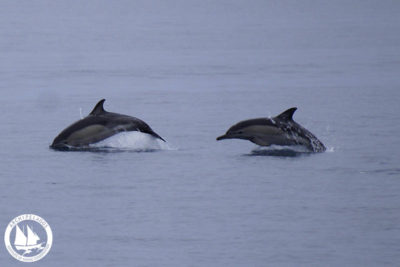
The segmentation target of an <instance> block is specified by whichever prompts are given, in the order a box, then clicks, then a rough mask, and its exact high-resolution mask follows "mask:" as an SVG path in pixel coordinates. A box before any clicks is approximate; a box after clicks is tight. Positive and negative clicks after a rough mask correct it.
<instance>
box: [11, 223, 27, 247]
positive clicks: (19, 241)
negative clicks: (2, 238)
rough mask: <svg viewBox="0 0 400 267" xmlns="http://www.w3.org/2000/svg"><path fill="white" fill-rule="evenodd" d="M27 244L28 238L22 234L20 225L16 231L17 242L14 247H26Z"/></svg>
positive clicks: (15, 241)
mask: <svg viewBox="0 0 400 267" xmlns="http://www.w3.org/2000/svg"><path fill="white" fill-rule="evenodd" d="M26 242H27V238H26V236H25V234H24V232H22V230H21V228H19V227H18V225H17V226H16V230H15V240H14V245H16V246H25V245H26Z"/></svg>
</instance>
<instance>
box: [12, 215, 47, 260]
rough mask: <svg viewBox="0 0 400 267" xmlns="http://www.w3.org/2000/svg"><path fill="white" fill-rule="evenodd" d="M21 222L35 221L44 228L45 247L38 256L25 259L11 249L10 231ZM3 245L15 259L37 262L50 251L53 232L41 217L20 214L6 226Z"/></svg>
mask: <svg viewBox="0 0 400 267" xmlns="http://www.w3.org/2000/svg"><path fill="white" fill-rule="evenodd" d="M23 221H35V222H37V223H39V224H40V225H41V226H42V227H43V228H44V230H45V231H46V234H47V243H46V246H45V247H44V249H43V250H42V251H41V252H40V253H39V254H37V255H35V256H32V257H25V256H22V255H20V254H18V252H16V251H15V250H14V248H13V247H12V245H11V243H10V234H11V231H12V229H13V228H14V227H15V226H16V225H17V224H18V223H20V222H23ZM4 243H5V245H6V248H7V250H8V252H9V253H10V254H11V256H13V257H14V258H15V259H17V260H19V261H22V262H34V261H38V260H40V259H42V258H43V257H44V256H46V255H47V253H49V251H50V249H51V245H52V244H53V232H52V231H51V228H50V225H49V224H48V223H47V222H46V221H45V220H44V219H43V218H42V217H40V216H37V215H35V214H22V215H19V216H17V217H15V218H14V219H12V220H11V222H10V223H9V224H8V225H7V228H6V232H5V233H4Z"/></svg>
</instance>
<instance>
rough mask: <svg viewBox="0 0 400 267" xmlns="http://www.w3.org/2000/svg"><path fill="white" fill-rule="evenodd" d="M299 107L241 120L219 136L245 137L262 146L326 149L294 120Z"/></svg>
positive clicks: (228, 137)
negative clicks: (266, 116)
mask: <svg viewBox="0 0 400 267" xmlns="http://www.w3.org/2000/svg"><path fill="white" fill-rule="evenodd" d="M296 109H297V108H295V107H294V108H290V109H288V110H286V111H284V112H282V113H281V114H279V115H278V116H276V117H273V118H257V119H250V120H245V121H241V122H239V123H237V124H235V125H233V126H232V127H231V128H229V130H228V131H227V132H226V134H224V135H222V136H220V137H218V138H217V140H223V139H234V138H236V139H245V140H249V141H251V142H253V143H255V144H257V145H260V146H270V145H281V146H292V145H302V146H305V147H307V148H308V149H309V150H310V151H312V152H323V151H325V150H326V148H325V146H324V144H323V143H322V142H321V141H319V140H318V138H317V137H315V135H313V134H312V133H311V132H310V131H308V130H307V129H305V128H304V127H302V126H301V125H300V124H298V123H297V122H295V121H294V120H293V113H294V112H295V111H296Z"/></svg>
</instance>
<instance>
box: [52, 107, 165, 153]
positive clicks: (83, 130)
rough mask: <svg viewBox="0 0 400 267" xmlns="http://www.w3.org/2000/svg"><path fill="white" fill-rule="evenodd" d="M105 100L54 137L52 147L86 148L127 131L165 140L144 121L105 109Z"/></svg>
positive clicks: (64, 148) (65, 148) (63, 148)
mask: <svg viewBox="0 0 400 267" xmlns="http://www.w3.org/2000/svg"><path fill="white" fill-rule="evenodd" d="M104 101H106V100H105V99H102V100H100V101H99V102H98V103H97V104H96V106H95V107H94V108H93V110H92V112H90V114H89V115H88V116H86V117H85V118H83V119H81V120H79V121H77V122H75V123H73V124H71V125H70V126H68V127H67V128H65V129H64V130H63V131H62V132H61V133H60V134H59V135H58V136H57V137H56V138H55V139H54V141H53V143H52V144H51V146H50V147H51V148H53V149H58V150H68V149H70V148H85V147H88V146H89V145H90V144H94V143H97V142H99V141H101V140H104V139H106V138H108V137H110V136H113V135H115V134H117V133H120V132H125V131H138V132H142V133H146V134H149V135H151V136H153V137H155V138H158V139H161V140H162V141H164V142H165V140H164V139H163V138H162V137H161V136H159V135H158V134H157V133H155V132H154V131H153V130H152V129H151V128H150V126H149V125H148V124H147V123H145V122H144V121H142V120H140V119H138V118H135V117H131V116H128V115H123V114H118V113H113V112H107V111H105V110H104V107H103V104H104Z"/></svg>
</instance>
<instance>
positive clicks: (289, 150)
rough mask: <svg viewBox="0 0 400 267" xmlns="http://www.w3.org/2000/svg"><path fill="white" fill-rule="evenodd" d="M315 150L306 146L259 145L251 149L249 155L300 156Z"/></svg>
mask: <svg viewBox="0 0 400 267" xmlns="http://www.w3.org/2000/svg"><path fill="white" fill-rule="evenodd" d="M314 153H315V152H312V151H310V149H308V148H307V147H305V146H301V145H298V146H279V145H271V146H268V147H257V148H255V149H253V150H252V151H251V153H250V154H247V155H248V156H276V157H298V156H302V155H310V154H314Z"/></svg>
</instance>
